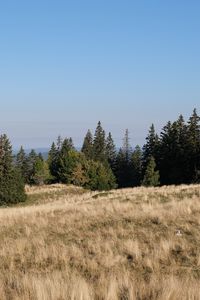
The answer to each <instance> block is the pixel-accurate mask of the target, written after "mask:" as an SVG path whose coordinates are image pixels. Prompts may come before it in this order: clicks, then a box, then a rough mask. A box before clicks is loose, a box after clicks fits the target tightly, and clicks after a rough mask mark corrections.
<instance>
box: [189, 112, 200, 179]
mask: <svg viewBox="0 0 200 300" xmlns="http://www.w3.org/2000/svg"><path fill="white" fill-rule="evenodd" d="M187 140H188V152H189V153H188V154H189V155H188V160H189V161H188V164H189V170H188V173H189V174H188V175H189V177H190V178H191V182H199V181H200V117H199V116H198V114H197V111H196V109H194V110H193V113H192V115H191V117H190V118H189V121H188V133H187Z"/></svg>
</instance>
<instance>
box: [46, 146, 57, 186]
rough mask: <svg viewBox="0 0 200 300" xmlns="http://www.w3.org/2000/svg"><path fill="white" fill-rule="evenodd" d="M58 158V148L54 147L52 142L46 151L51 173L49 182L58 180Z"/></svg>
mask: <svg viewBox="0 0 200 300" xmlns="http://www.w3.org/2000/svg"><path fill="white" fill-rule="evenodd" d="M58 159H59V150H58V148H57V147H56V144H55V143H54V142H53V143H52V145H51V149H50V151H49V153H48V160H47V162H48V165H49V171H50V175H51V179H50V182H51V183H56V182H58V181H59V178H58Z"/></svg>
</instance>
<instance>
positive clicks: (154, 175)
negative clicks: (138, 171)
mask: <svg viewBox="0 0 200 300" xmlns="http://www.w3.org/2000/svg"><path fill="white" fill-rule="evenodd" d="M155 169H156V163H155V159H154V157H153V156H151V158H150V160H149V162H148V165H147V168H146V171H145V175H144V179H143V182H142V184H143V185H144V186H158V185H159V184H160V181H159V177H160V176H159V171H158V170H157V171H156V170H155Z"/></svg>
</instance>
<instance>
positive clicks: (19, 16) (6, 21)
mask: <svg viewBox="0 0 200 300" xmlns="http://www.w3.org/2000/svg"><path fill="white" fill-rule="evenodd" d="M199 15H200V2H199V1H195V0H192V1H186V0H177V1H174V0H173V1H172V0H169V1H160V0H159V1H158V0H157V1H156V0H152V1H149V0H141V1H134V0H131V1H130V0H127V1H118V0H115V1H114V0H107V1H105V0H101V1H94V0H84V1H82V0H79V1H78V0H73V1H67V0H65V1H64V0H57V1H55V0H54V1H52V0H48V1H47V0H40V1H39V0H34V1H27V0H26V1H24V0H19V1H16V0H8V1H1V2H0V104H1V106H0V132H5V133H7V134H8V135H9V137H10V138H11V140H12V142H13V144H14V147H15V148H16V147H19V146H20V145H21V144H23V145H24V146H25V147H26V148H30V147H47V146H49V145H50V143H51V142H52V140H54V139H55V138H56V137H57V136H58V135H59V134H61V135H63V136H72V137H73V139H74V142H75V144H76V145H77V146H80V145H81V143H82V139H83V136H84V135H85V133H86V131H87V129H88V128H91V129H94V128H95V127H96V123H97V121H98V120H101V121H102V124H103V127H104V128H105V129H106V130H107V131H111V132H112V133H113V137H114V138H115V141H116V143H117V144H118V145H120V144H121V139H122V136H123V133H124V130H125V129H126V128H129V130H130V133H131V142H132V144H133V145H135V144H137V143H139V144H143V142H144V139H145V136H146V133H147V131H148V128H149V126H150V124H151V123H152V122H154V123H155V126H156V128H157V129H158V131H159V130H160V128H161V127H162V126H163V125H164V124H165V123H166V121H168V120H174V119H176V118H177V117H178V115H179V114H180V113H182V114H183V115H184V116H185V118H186V119H187V118H188V116H189V115H190V114H191V112H192V109H193V108H194V107H196V108H197V109H198V110H199V108H200V87H199V82H200V58H199V53H200V39H199V32H200V18H199ZM199 113H200V111H199Z"/></svg>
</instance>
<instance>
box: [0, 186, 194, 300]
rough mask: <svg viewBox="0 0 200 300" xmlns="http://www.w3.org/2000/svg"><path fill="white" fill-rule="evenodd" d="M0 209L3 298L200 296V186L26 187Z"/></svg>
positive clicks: (0, 285)
mask: <svg viewBox="0 0 200 300" xmlns="http://www.w3.org/2000/svg"><path fill="white" fill-rule="evenodd" d="M27 194H28V200H27V202H26V203H23V204H20V205H18V206H17V207H9V208H5V207H4V208H1V209H0V237H1V244H0V299H1V300H5V299H6V300H7V299H9V300H30V299H31V300H32V299H33V300H64V299H72V300H91V299H98V300H101V299H102V300H103V299H106V300H115V299H120V300H128V299H130V300H136V299H137V300H149V299H152V300H154V299H159V300H173V299H177V300H186V299H191V300H192V299H193V300H196V299H200V288H199V287H200V250H199V249H200V186H199V185H191V186H178V187H175V186H171V187H161V188H133V189H123V190H115V191H110V192H101V193H98V192H90V191H85V190H83V189H81V188H75V187H73V186H64V185H52V186H43V187H32V188H31V187H27Z"/></svg>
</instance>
